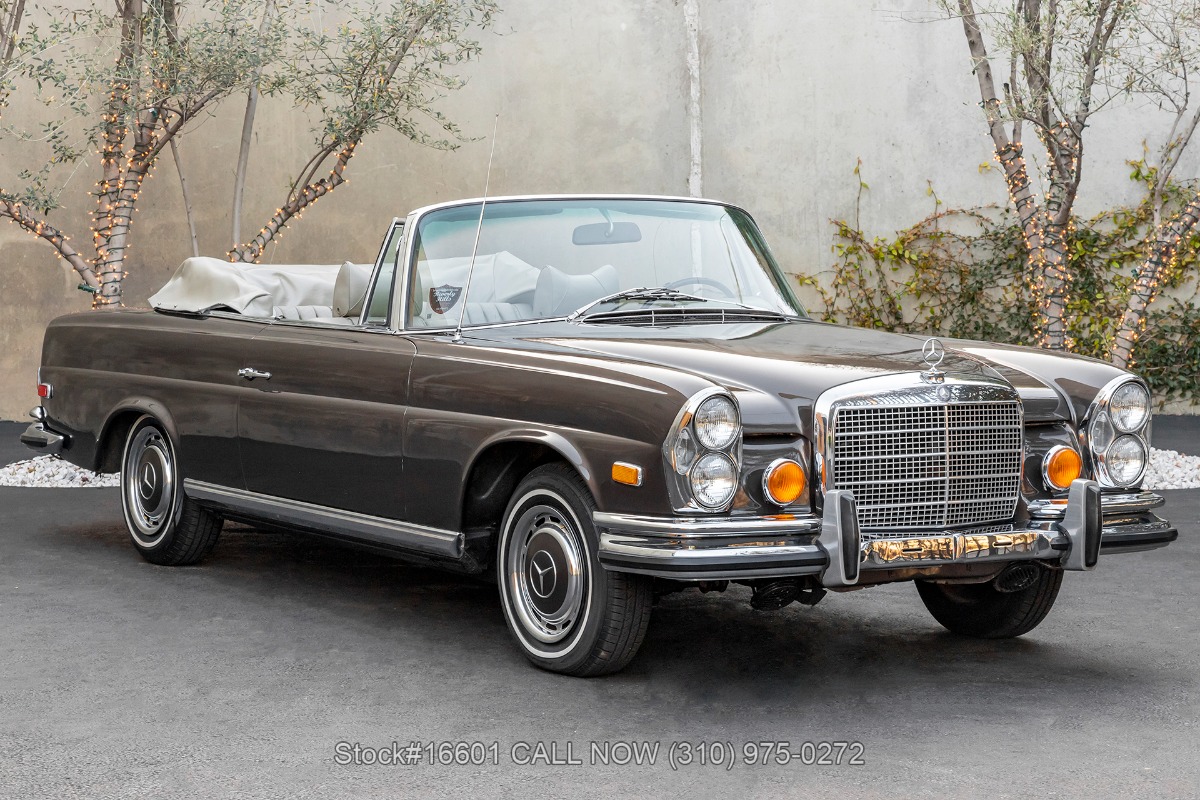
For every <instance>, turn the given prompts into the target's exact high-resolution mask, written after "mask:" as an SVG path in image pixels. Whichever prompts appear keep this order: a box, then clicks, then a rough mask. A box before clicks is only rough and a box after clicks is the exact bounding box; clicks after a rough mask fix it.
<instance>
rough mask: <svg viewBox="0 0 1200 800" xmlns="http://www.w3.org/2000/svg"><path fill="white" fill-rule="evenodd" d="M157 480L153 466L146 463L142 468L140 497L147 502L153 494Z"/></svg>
mask: <svg viewBox="0 0 1200 800" xmlns="http://www.w3.org/2000/svg"><path fill="white" fill-rule="evenodd" d="M157 480H158V474H157V473H156V472H155V471H154V465H153V464H151V463H149V462H146V464H145V465H144V466H143V467H142V481H141V493H142V497H144V498H146V499H147V500H149V499H150V496H151V495H152V494H154V484H155V482H156V481H157Z"/></svg>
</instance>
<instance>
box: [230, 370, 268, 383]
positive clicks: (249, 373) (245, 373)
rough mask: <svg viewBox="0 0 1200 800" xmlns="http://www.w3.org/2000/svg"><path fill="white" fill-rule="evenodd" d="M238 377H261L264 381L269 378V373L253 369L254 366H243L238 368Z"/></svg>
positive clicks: (247, 378)
mask: <svg viewBox="0 0 1200 800" xmlns="http://www.w3.org/2000/svg"><path fill="white" fill-rule="evenodd" d="M238 377H239V378H245V379H246V380H248V381H252V380H254V379H255V378H262V379H263V380H264V381H269V380H271V373H269V372H263V371H262V370H257V369H254V367H243V368H242V369H239V370H238Z"/></svg>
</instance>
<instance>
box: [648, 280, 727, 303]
mask: <svg viewBox="0 0 1200 800" xmlns="http://www.w3.org/2000/svg"><path fill="white" fill-rule="evenodd" d="M681 286H709V287H711V288H713V289H716V290H717V291H719V292H720V293H721V294H723V295H725V296H726V297H728V298H731V299H732V298H735V297H737V295H736V294H734V292H733V290H732V289H730V288H729V287H728V286H726V285H725V284H723V283H721V282H720V281H718V280H713V279H712V278H703V277H700V276H699V275H693V276H692V277H690V278H680V279H679V280H677V281H671V282H670V283H667V284H663V288H664V289H678V288H680V287H681Z"/></svg>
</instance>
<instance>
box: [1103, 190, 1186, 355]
mask: <svg viewBox="0 0 1200 800" xmlns="http://www.w3.org/2000/svg"><path fill="white" fill-rule="evenodd" d="M1197 221H1200V194H1197V195H1196V196H1194V197H1192V199H1191V201H1190V202H1188V204H1187V205H1186V206H1184V208H1183V210H1182V211H1180V212H1179V213H1178V214H1177V215H1175V217H1173V218H1172V219H1171V220H1170V221H1169V222H1168V223H1167V224H1166V225H1164V226H1163V227H1162V228H1160V229H1159V232H1158V236H1157V238H1156V239H1155V242H1154V244H1153V245H1151V247H1150V254H1149V256H1148V257H1147V258H1146V260H1145V261H1144V262H1143V263H1142V267H1141V269H1139V270H1138V274H1137V278H1136V279H1135V280H1134V282H1133V287H1132V288H1131V290H1130V294H1129V302H1128V303H1127V304H1126V306H1125V313H1124V314H1122V315H1121V322H1120V323H1119V324H1118V325H1117V334H1116V337H1115V338H1114V340H1113V345H1112V351H1111V356H1112V362H1113V364H1115V365H1116V366H1118V367H1121V368H1122V369H1126V368H1128V367H1129V363H1130V360H1131V357H1132V355H1133V348H1134V345H1135V344H1136V343H1137V340H1138V336H1139V335H1141V332H1142V330H1143V329H1144V328H1145V327H1146V310H1147V309H1148V308H1149V307H1150V304H1151V303H1153V302H1154V300H1155V298H1157V297H1158V292H1159V286H1161V285H1162V282H1163V281H1164V280H1165V279H1166V278H1167V277H1168V276H1169V275H1170V273H1171V271H1172V270H1174V269H1175V267H1176V265H1177V260H1176V259H1177V258H1178V256H1179V243H1180V241H1181V240H1183V238H1184V237H1186V236H1190V235H1191V233H1192V232H1193V231H1194V230H1195V229H1196V224H1197Z"/></svg>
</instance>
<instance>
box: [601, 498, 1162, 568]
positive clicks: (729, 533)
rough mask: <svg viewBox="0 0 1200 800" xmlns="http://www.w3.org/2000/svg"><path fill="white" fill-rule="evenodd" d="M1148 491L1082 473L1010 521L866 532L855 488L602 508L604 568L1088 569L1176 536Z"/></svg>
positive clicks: (1155, 499) (1157, 502)
mask: <svg viewBox="0 0 1200 800" xmlns="http://www.w3.org/2000/svg"><path fill="white" fill-rule="evenodd" d="M1163 502H1164V500H1163V498H1162V497H1161V496H1160V495H1157V494H1154V493H1152V492H1130V493H1122V494H1102V493H1101V491H1100V486H1099V484H1097V483H1096V482H1095V481H1090V480H1084V479H1079V480H1076V481H1075V482H1074V483H1073V484H1072V485H1071V488H1070V491H1069V493H1068V495H1067V497H1066V498H1065V500H1064V501H1059V500H1054V501H1050V500H1044V501H1037V500H1035V501H1032V502H1030V503H1029V504H1028V509H1027V510H1028V514H1027V516H1028V518H1027V519H1024V520H1023V521H1021V522H1018V523H1015V524H1012V525H987V526H982V527H976V528H965V529H957V530H944V531H911V532H910V531H904V532H903V533H895V534H892V533H883V534H881V533H879V532H866V533H864V532H862V531H861V530H860V529H859V526H858V516H857V513H856V510H855V504H854V498H853V496H852V495H851V493H850V492H846V491H839V490H833V491H830V492H828V493H826V495H825V502H824V512H823V514H822V515H821V516H820V517H818V516H816V515H812V514H810V515H786V514H785V515H778V516H772V517H753V518H742V519H738V518H724V519H712V518H709V519H704V518H681V517H646V516H632V515H624V514H610V513H604V512H596V514H595V515H594V516H593V521H594V523H595V527H596V533H597V535H598V536H599V538H600V550H599V555H600V562H601V564H603V565H604V566H605V567H606V568H608V569H611V570H616V571H621V572H636V573H641V574H646V575H656V576H659V577H664V578H675V579H678V580H706V581H711V580H739V579H751V578H772V577H785V576H799V575H816V576H819V578H820V582H821V584H822V585H824V586H828V587H838V586H853V585H855V584H857V583H858V582H859V579H860V577H862V574H863V573H864V572H870V571H873V570H898V569H899V570H903V569H913V568H915V569H924V568H939V567H947V566H953V565H967V564H977V563H985V562H995V563H997V564H999V563H1003V562H1009V561H1020V560H1029V559H1033V560H1040V561H1042V562H1045V563H1050V564H1055V565H1058V566H1061V567H1062V568H1063V569H1069V570H1089V569H1092V568H1093V567H1095V566H1096V562H1097V561H1098V559H1099V556H1100V555H1101V554H1102V553H1104V554H1108V553H1126V552H1134V551H1139V550H1151V549H1154V548H1156V547H1163V546H1164V545H1167V544H1170V543H1171V542H1173V541H1174V540H1175V539H1176V538H1177V537H1178V535H1179V534H1178V531H1177V530H1176V529H1175V527H1174V526H1173V525H1172V524H1171V523H1169V522H1167V521H1165V520H1162V519H1159V518H1158V517H1157V516H1155V515H1154V514H1153V513H1151V509H1154V508H1157V507H1158V506H1161V505H1162V504H1163Z"/></svg>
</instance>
